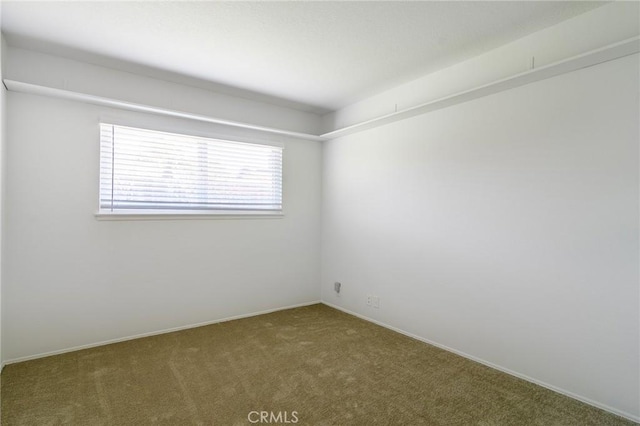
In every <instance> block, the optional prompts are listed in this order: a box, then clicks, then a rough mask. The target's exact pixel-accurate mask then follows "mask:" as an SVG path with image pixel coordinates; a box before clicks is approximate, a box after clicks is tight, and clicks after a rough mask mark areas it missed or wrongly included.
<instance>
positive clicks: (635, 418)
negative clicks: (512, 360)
mask: <svg viewBox="0 0 640 426" xmlns="http://www.w3.org/2000/svg"><path fill="white" fill-rule="evenodd" d="M321 303H322V304H324V305H327V306H329V307H331V308H334V309H337V310H339V311H342V312H344V313H347V314H349V315H353V316H355V317H358V318H360V319H363V320H365V321H369V322H372V323H374V324H377V325H379V326H381V327H384V328H387V329H389V330H392V331H395V332H397V333H400V334H404V335H405V336H408V337H411V338H413V339H416V340H419V341H421V342H424V343H427V344H429V345H432V346H435V347H437V348H440V349H444V350H445V351H448V352H452V353H454V354H456V355H460V356H461V357H464V358H467V359H470V360H471V361H475V362H477V363H480V364H483V365H486V366H487V367H491V368H493V369H495V370H498V371H501V372H503V373H507V374H509V375H511V376H515V377H517V378H519V379H522V380H526V381H527V382H531V383H534V384H536V385H538V386H542V387H543V388H547V389H549V390H552V391H554V392H557V393H559V394H561V395H565V396H568V397H569V398H573V399H576V400H578V401H580V402H584V403H585V404H588V405H591V406H594V407H596V408H600V409H601V410H604V411H608V412H610V413H612V414H615V415H617V416H620V417H624V418H625V419H628V420H631V421H634V422H636V423H640V417H639V416H634V415H633V414H630V413H627V412H624V411H621V410H618V409H616V408H613V407H610V406H608V405H606V404H602V403H600V402H597V401H594V400H592V399H589V398H585V397H584V396H581V395H577V394H575V393H573V392H570V391H568V390H565V389H562V388H559V387H557V386H553V385H550V384H548V383H545V382H542V381H540V380H537V379H534V378H533V377H529V376H527V375H524V374H521V373H518V372H516V371H513V370H509V369H508V368H505V367H501V366H499V365H497V364H494V363H492V362H489V361H485V360H483V359H481V358H477V357H475V356H473V355H469V354H467V353H465V352H462V351H459V350H457V349H453V348H450V347H448V346H445V345H442V344H440V343H437V342H434V341H431V340H429V339H425V338H424V337H420V336H418V335H415V334H413V333H409V332H408V331H405V330H402V329H400V328H397V327H394V326H392V325H389V324H385V323H384V322H382V321H378V320H375V319H373V318H369V317H367V316H365V315H361V314H359V313H356V312H353V311H350V310H348V309H345V308H343V307H341V306H338V305H334V304H333V303H329V302H327V301H325V300H323V301H322V302H321Z"/></svg>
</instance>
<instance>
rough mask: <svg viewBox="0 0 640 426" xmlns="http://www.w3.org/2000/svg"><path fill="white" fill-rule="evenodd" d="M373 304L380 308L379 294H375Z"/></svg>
mask: <svg viewBox="0 0 640 426" xmlns="http://www.w3.org/2000/svg"><path fill="white" fill-rule="evenodd" d="M371 304H372V306H373V307H374V308H376V309H380V298H379V297H378V296H373V297H372V301H371Z"/></svg>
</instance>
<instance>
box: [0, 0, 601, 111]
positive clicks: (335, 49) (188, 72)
mask: <svg viewBox="0 0 640 426" xmlns="http://www.w3.org/2000/svg"><path fill="white" fill-rule="evenodd" d="M603 4H604V3H602V2H591V1H586V2H581V1H567V2H564V1H551V2H522V1H515V2H500V1H498V2H477V1H476V2H458V1H453V2H427V1H421V2H408V1H397V2H346V1H342V2H326V1H318V2H306V1H301V2H266V1H262V2H236V1H231V2H213V1H204V2H203V1H200V2H184V1H175V2H173V1H146V2H11V1H3V2H2V6H1V7H2V31H3V33H4V34H5V36H6V39H7V41H8V43H9V44H10V45H15V46H18V47H26V48H30V49H34V50H40V51H44V52H50V53H54V54H58V55H61V56H67V57H70V58H72V59H79V60H85V61H88V62H93V63H98V64H100V65H107V66H112V67H115V68H120V69H125V70H131V67H138V68H137V69H138V70H146V71H148V72H149V73H151V74H152V73H153V72H156V73H157V72H164V73H165V75H166V76H169V75H174V76H186V77H190V78H195V79H197V80H194V81H198V82H200V83H203V84H212V85H214V86H210V87H215V88H225V87H226V88H232V89H233V90H237V91H241V92H242V93H244V94H245V95H246V96H251V97H254V98H255V96H253V95H254V94H255V95H256V96H258V97H262V99H263V100H264V99H267V100H272V101H274V102H276V103H277V101H280V102H281V103H282V102H288V103H289V104H290V105H294V106H297V107H300V108H301V109H306V110H310V111H314V112H318V113H323V112H327V111H331V110H336V109H339V108H341V107H343V106H346V105H348V104H350V103H353V102H355V101H357V100H360V99H362V98H364V97H367V96H370V95H372V94H374V93H376V92H379V91H381V90H384V89H388V88H390V87H393V86H394V85H397V84H400V83H403V82H406V81H409V80H411V79H414V78H417V77H419V76H421V75H424V74H426V73H429V72H432V71H435V70H438V69H441V68H444V67H446V66H448V65H451V64H453V63H456V62H459V61H462V60H464V59H467V58H470V57H473V56H476V55H478V54H481V53H483V52H485V51H488V50H491V49H493V48H496V47H498V46H500V45H503V44H505V43H508V42H510V41H513V40H516V39H518V38H521V37H523V36H525V35H527V34H530V33H533V32H535V31H538V30H541V29H543V28H546V27H548V26H551V25H554V24H556V23H559V22H561V21H563V20H566V19H568V18H571V17H573V16H575V15H578V14H580V13H584V12H586V11H588V10H590V9H593V8H596V7H598V6H601V5H603ZM254 92H255V93H254Z"/></svg>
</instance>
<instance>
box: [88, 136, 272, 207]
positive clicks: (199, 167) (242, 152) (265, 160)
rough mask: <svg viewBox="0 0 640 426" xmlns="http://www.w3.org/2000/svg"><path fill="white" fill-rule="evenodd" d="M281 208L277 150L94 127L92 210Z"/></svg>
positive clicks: (219, 141) (220, 141) (262, 146)
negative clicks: (96, 182)
mask: <svg viewBox="0 0 640 426" xmlns="http://www.w3.org/2000/svg"><path fill="white" fill-rule="evenodd" d="M132 210H147V211H149V212H150V213H153V212H154V211H155V212H161V211H175V210H179V211H204V212H208V211H217V210H224V211H228V210H243V211H245V210H246V211H251V210H253V211H267V212H274V211H275V212H279V211H281V210H282V148H280V147H274V146H268V145H258V144H247V143H239V142H231V141H223V140H217V139H208V138H201V137H196V136H188V135H178V134H172V133H164V132H156V131H151V130H143V129H135V128H130V127H123V126H115V125H111V124H101V125H100V211H101V212H115V211H132Z"/></svg>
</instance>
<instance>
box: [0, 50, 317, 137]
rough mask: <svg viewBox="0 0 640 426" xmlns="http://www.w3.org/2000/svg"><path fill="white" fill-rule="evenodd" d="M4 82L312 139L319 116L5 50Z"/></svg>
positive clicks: (97, 67)
mask: <svg viewBox="0 0 640 426" xmlns="http://www.w3.org/2000/svg"><path fill="white" fill-rule="evenodd" d="M4 78H5V79H8V80H16V81H19V82H22V83H28V84H33V85H37V86H43V87H47V88H51V89H57V90H65V91H71V92H76V93H81V94H85V95H90V96H98V97H104V98H108V99H113V100H117V101H122V102H129V103H134V104H141V105H144V106H148V107H156V108H165V109H169V110H175V111H179V112H184V113H190V114H197V115H205V116H211V117H215V118H218V119H223V120H230V121H238V122H244V123H247V124H251V125H257V126H265V127H273V128H277V129H281V130H285V131H292V132H300V133H310V134H317V133H318V132H319V128H320V116H318V115H317V114H314V113H311V112H305V111H299V110H296V109H292V108H287V107H283V106H277V105H272V104H269V103H265V102H261V101H256V100H252V99H246V98H240V97H236V96H230V95H226V94H222V93H217V92H213V91H210V90H204V89H201V88H199V87H195V86H189V85H187V84H179V83H175V82H171V81H166V80H161V79H158V78H153V77H149V76H146V75H142V74H133V73H130V72H125V71H121V70H118V69H113V68H108V67H104V66H99V65H93V64H89V63H85V62H79V61H75V60H70V59H66V58H62V57H58V56H52V55H47V54H43V53H39V52H35V51H31V50H25V49H18V48H15V47H11V46H10V47H9V49H8V52H7V58H6V67H5V75H4Z"/></svg>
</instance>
